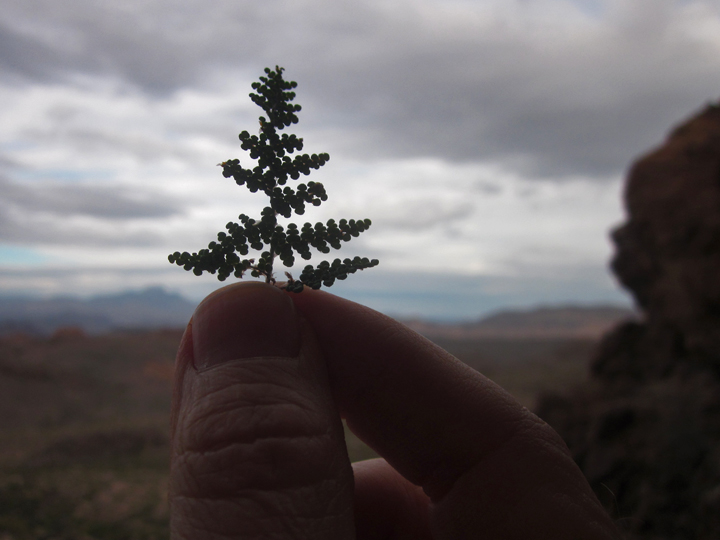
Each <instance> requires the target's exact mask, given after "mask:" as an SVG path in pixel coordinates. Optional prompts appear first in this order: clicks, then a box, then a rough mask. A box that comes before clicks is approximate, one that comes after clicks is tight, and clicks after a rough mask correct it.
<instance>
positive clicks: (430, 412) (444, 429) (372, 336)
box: [291, 291, 614, 538]
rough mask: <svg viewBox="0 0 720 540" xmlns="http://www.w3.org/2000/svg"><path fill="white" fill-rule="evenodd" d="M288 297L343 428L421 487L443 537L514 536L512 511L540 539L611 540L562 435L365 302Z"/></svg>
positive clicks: (319, 295) (316, 294)
mask: <svg viewBox="0 0 720 540" xmlns="http://www.w3.org/2000/svg"><path fill="white" fill-rule="evenodd" d="M291 297H292V299H293V301H294V302H295V304H296V306H297V308H298V310H299V311H300V312H301V313H302V314H303V315H304V316H305V317H306V318H307V319H308V320H309V321H310V323H311V325H312V326H313V328H314V330H315V332H316V335H317V336H318V341H319V343H320V346H321V347H322V349H323V352H324V354H325V356H326V360H327V362H328V370H329V374H330V382H331V388H332V391H333V395H334V398H335V401H336V403H337V406H338V408H339V410H340V412H341V414H342V415H343V416H344V417H345V418H346V419H347V423H348V426H349V427H350V428H351V430H352V431H353V432H354V433H355V434H356V435H358V436H359V437H360V438H361V439H362V440H363V441H365V442H366V443H367V444H368V445H369V446H371V447H372V448H373V449H374V450H375V451H377V452H378V454H380V455H381V456H383V457H384V458H385V459H386V460H387V461H388V462H389V463H390V464H391V465H392V466H393V468H395V469H396V470H397V471H398V472H399V473H400V474H402V475H403V476H404V477H405V478H406V479H408V480H409V481H410V482H412V483H414V484H416V485H420V486H422V487H423V489H424V490H425V492H426V493H427V494H428V495H429V496H430V498H431V499H432V500H433V502H434V503H435V512H436V514H437V515H436V519H437V520H440V521H442V522H447V523H446V524H445V527H444V528H445V529H446V531H447V528H446V527H451V528H452V527H454V526H455V525H453V523H455V524H457V526H462V524H463V523H464V524H465V525H467V524H468V523H470V522H472V521H474V520H479V521H478V526H480V527H481V528H480V529H476V532H479V531H480V530H483V531H484V532H489V531H490V530H497V531H498V532H502V536H501V537H503V538H515V537H516V536H515V535H508V536H506V534H507V533H508V532H509V531H508V529H507V523H508V518H509V517H510V515H509V514H508V513H510V514H511V515H512V516H515V518H520V516H522V521H524V522H525V523H526V525H530V529H527V530H525V534H527V533H528V532H530V533H533V534H532V535H531V536H529V537H532V538H545V537H546V536H545V535H543V534H542V533H541V530H540V529H538V528H536V527H535V528H533V526H532V524H533V523H536V524H537V523H540V522H545V521H547V520H548V519H550V520H551V521H552V520H556V521H558V520H562V521H563V524H562V525H563V527H562V528H561V529H557V527H553V529H555V530H554V532H551V531H550V529H548V535H547V538H564V537H566V536H565V535H564V534H562V532H570V533H571V534H575V533H577V532H582V538H610V537H613V536H611V533H613V531H614V527H613V526H612V523H611V522H610V520H609V517H608V516H607V514H606V513H605V511H604V510H603V509H602V507H601V505H600V503H599V502H598V501H597V499H596V498H595V496H594V495H593V493H592V491H591V489H590V487H589V485H588V484H587V482H586V480H585V479H584V477H583V476H582V473H581V472H580V470H579V469H578V468H577V466H576V465H575V463H574V462H573V461H572V458H571V456H570V453H569V451H568V450H567V447H566V446H565V444H564V442H563V441H562V439H561V438H560V437H559V436H558V435H557V434H556V433H555V431H554V430H552V428H550V427H549V426H548V425H547V424H546V423H544V422H543V421H542V420H540V419H539V418H537V417H536V416H535V415H533V414H532V413H531V412H530V411H528V410H527V409H526V408H524V407H522V406H521V405H520V404H519V403H517V401H515V400H514V399H513V398H512V396H511V395H509V394H508V393H507V392H505V391H504V390H503V389H502V388H500V387H499V386H498V385H496V384H495V383H493V382H492V381H490V380H489V379H487V378H486V377H484V376H483V375H481V374H480V373H478V372H477V371H475V370H473V369H472V368H470V367H469V366H466V365H465V364H463V363H462V362H460V361H459V360H457V359H456V358H454V357H453V356H452V355H450V354H449V353H448V352H446V351H444V350H443V349H441V348H440V347H438V346H436V345H434V344H433V343H432V342H430V341H428V340H427V339H425V338H423V337H422V336H420V335H419V334H417V333H415V332H413V331H412V330H410V329H408V328H407V327H405V326H404V325H402V324H401V323H399V322H397V321H395V320H393V319H391V318H389V317H386V316H385V315H382V314H380V313H378V312H376V311H374V310H371V309H369V308H367V307H365V306H361V305H359V304H356V303H353V302H350V301H348V300H344V299H342V298H339V297H337V296H334V295H330V294H327V293H324V292H320V291H304V292H303V293H301V294H293V295H292V296H291ZM478 508H482V509H483V511H482V512H480V513H478V512H477V509H478ZM481 514H482V515H481ZM443 516H444V517H443ZM510 521H512V520H510ZM573 523H574V525H573ZM588 525H590V528H588ZM513 526H522V523H520V522H518V521H517V519H516V523H515V524H514V525H513ZM558 531H562V532H561V533H559V532H558ZM572 531H575V533H573V532H572ZM592 531H594V533H593V532H592ZM454 532H455V533H456V534H459V535H460V536H457V537H462V532H463V531H461V530H457V531H454ZM465 533H467V530H466V531H465ZM589 533H590V534H589ZM519 534H520V531H519V530H518V536H517V537H518V538H519V537H521V536H519ZM558 534H560V535H559V536H558ZM552 535H555V536H552ZM490 537H492V535H491V536H490ZM570 537H572V536H568V538H570ZM577 537H580V536H577Z"/></svg>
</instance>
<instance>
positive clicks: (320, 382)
mask: <svg viewBox="0 0 720 540" xmlns="http://www.w3.org/2000/svg"><path fill="white" fill-rule="evenodd" d="M176 366H177V367H176V375H175V388H174V394H173V411H172V421H171V428H172V434H171V441H172V462H171V474H170V504H171V536H172V538H173V539H181V538H192V539H193V540H199V539H206V538H208V539H209V538H223V539H224V540H229V539H232V538H297V539H303V538H307V539H313V540H320V539H326V538H327V539H333V540H337V539H342V538H348V539H350V538H354V525H353V506H352V493H353V479H352V469H351V467H350V463H349V460H348V457H347V451H346V449H345V442H344V437H343V429H342V424H341V422H340V416H339V414H338V412H337V410H336V408H335V405H334V403H333V400H332V397H331V395H330V388H329V382H328V375H327V369H326V365H325V362H324V359H323V358H322V355H321V354H320V353H319V349H318V347H317V345H316V343H315V339H314V334H313V332H312V330H311V329H310V326H309V325H308V324H306V323H305V322H304V321H303V320H301V319H300V318H299V317H298V315H297V314H296V312H295V308H294V306H293V303H292V301H291V300H290V298H289V297H287V295H286V294H285V293H283V292H282V291H280V290H279V289H277V288H275V287H272V286H269V285H265V284H261V283H242V284H236V285H231V286H229V287H225V288H223V289H220V290H219V291H217V292H215V293H213V294H212V295H210V296H209V297H208V298H206V299H205V300H204V301H203V302H202V303H201V304H200V305H199V306H198V308H197V309H196V310H195V314H194V315H193V318H192V320H191V322H190V324H189V325H188V328H187V330H186V331H185V336H184V338H183V342H182V344H181V346H180V350H179V352H178V359H177V363H176Z"/></svg>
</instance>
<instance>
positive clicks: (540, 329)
mask: <svg viewBox="0 0 720 540" xmlns="http://www.w3.org/2000/svg"><path fill="white" fill-rule="evenodd" d="M634 319H638V314H637V313H636V312H635V311H633V310H631V309H628V308H624V307H618V306H560V307H540V308H535V309H528V310H516V311H501V312H498V313H495V314H493V315H489V316H487V317H484V318H481V319H479V320H477V321H474V322H467V323H460V324H441V323H431V322H426V321H420V320H415V321H404V322H405V324H407V325H408V326H410V328H412V329H413V330H415V331H416V332H419V333H421V334H423V335H424V336H427V337H429V338H430V339H434V338H451V339H452V338H457V339H474V338H477V339H480V338H488V337H495V338H588V339H595V338H599V337H600V336H602V335H603V334H604V333H605V332H607V331H608V330H609V329H610V328H612V327H613V326H615V325H616V324H618V323H619V322H621V321H624V320H634Z"/></svg>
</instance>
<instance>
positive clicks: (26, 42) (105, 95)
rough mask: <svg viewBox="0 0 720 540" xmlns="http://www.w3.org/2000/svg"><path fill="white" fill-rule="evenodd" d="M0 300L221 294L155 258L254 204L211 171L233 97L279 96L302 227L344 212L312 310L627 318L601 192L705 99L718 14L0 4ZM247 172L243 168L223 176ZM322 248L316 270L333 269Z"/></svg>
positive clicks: (332, 5) (500, 5)
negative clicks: (306, 170) (354, 306)
mask: <svg viewBox="0 0 720 540" xmlns="http://www.w3.org/2000/svg"><path fill="white" fill-rule="evenodd" d="M0 8H2V9H0V294H21V293H23V294H25V293H30V294H36V295H45V296H47V295H56V294H73V295H81V296H87V295H91V294H96V293H101V292H102V293H105V292H114V291H121V290H125V289H138V288H141V287H145V286H148V285H164V286H165V287H167V288H168V289H170V290H173V291H177V292H181V293H182V294H184V295H186V296H188V297H190V298H193V299H196V300H197V299H199V298H201V297H202V296H203V295H204V294H206V293H207V292H209V291H210V290H212V289H213V288H214V287H216V286H217V285H218V282H217V281H216V280H215V278H214V277H211V276H208V277H207V278H205V277H204V278H202V279H198V278H196V277H194V276H192V275H191V274H189V273H186V272H184V271H183V270H182V269H180V268H178V267H175V266H171V265H170V264H169V263H167V259H166V256H167V254H168V253H170V252H172V251H175V250H180V251H185V250H187V251H196V250H198V249H201V248H203V247H205V246H206V245H207V243H208V242H209V241H210V240H213V239H214V237H215V234H216V233H217V232H218V231H219V230H222V229H223V228H224V225H225V223H226V222H228V221H229V220H231V219H235V218H236V217H237V214H238V213H239V212H245V213H248V214H255V213H257V212H258V211H259V210H260V209H261V208H262V206H264V204H265V202H266V199H265V198H264V197H263V196H261V195H259V194H255V195H253V194H250V193H249V192H248V191H247V190H245V189H244V188H238V187H237V186H235V184H234V183H233V182H232V181H231V180H227V179H224V178H223V177H222V174H221V171H220V169H219V168H218V167H217V166H216V164H217V163H219V162H221V161H224V160H226V159H229V158H234V157H237V158H241V159H243V158H244V156H243V151H242V150H241V149H240V148H239V142H238V139H237V134H238V133H239V132H240V131H242V130H246V129H247V130H249V131H255V130H256V129H257V117H258V116H259V114H260V112H261V111H260V109H258V108H257V107H256V106H255V105H254V104H253V103H252V102H251V101H250V99H249V98H248V96H247V94H248V93H249V92H250V84H251V83H252V82H253V81H254V80H255V79H257V77H258V76H259V75H261V74H262V70H263V68H264V67H265V66H275V65H276V64H279V65H281V66H284V67H285V68H286V77H287V78H289V79H292V80H295V81H297V82H298V85H299V86H298V89H297V95H298V97H297V100H296V102H297V103H300V104H301V105H302V106H303V110H302V112H301V113H300V123H299V124H298V125H296V126H293V129H292V130H291V132H293V133H296V134H297V135H298V136H300V137H303V138H304V141H305V145H306V150H309V151H310V152H328V153H329V154H330V156H331V160H330V162H329V163H328V164H327V165H326V166H325V167H323V169H321V170H320V171H318V172H314V173H313V175H312V176H311V178H310V179H311V180H315V181H319V182H323V183H324V184H325V186H326V189H327V190H328V193H329V200H328V202H327V203H325V204H324V205H323V206H321V207H320V208H318V209H316V210H315V211H313V212H312V213H309V214H308V215H307V217H306V216H303V217H302V218H300V219H301V222H304V221H305V220H308V221H310V220H314V219H315V218H318V219H327V218H329V217H335V218H341V217H345V218H353V217H354V218H366V217H369V218H371V219H372V220H373V226H372V228H371V229H370V230H369V231H368V232H366V233H364V234H363V235H362V236H361V237H360V238H358V239H355V240H354V241H353V242H351V243H349V244H345V245H344V247H343V249H342V250H341V251H340V252H338V253H337V255H338V256H340V257H341V258H343V257H345V256H354V255H356V254H358V255H362V256H368V257H373V258H378V259H380V266H379V267H377V268H374V269H372V270H368V271H366V272H363V273H362V274H356V275H354V276H353V277H352V278H351V279H348V280H347V281H346V282H344V283H342V284H340V285H339V286H337V287H335V288H334V289H333V292H336V293H337V294H341V295H343V296H347V297H350V298H353V299H356V300H358V301H361V302H364V303H367V304H369V305H371V306H373V307H375V308H377V309H380V310H382V311H385V312H387V313H391V314H395V315H402V316H413V315H417V316H426V317H431V318H464V317H474V316H477V315H480V314H483V313H486V312H488V311H492V310H496V309H498V308H503V307H518V306H534V305H538V304H564V303H582V304H587V303H607V302H612V303H617V302H620V303H622V302H626V303H627V302H628V298H627V296H626V295H625V294H624V293H623V292H621V291H620V290H619V289H618V287H617V286H616V284H615V283H614V280H613V278H612V277H611V275H610V273H609V272H608V270H607V263H608V260H609V258H610V256H611V254H612V246H611V244H610V242H609V240H608V232H609V230H610V229H611V228H612V227H614V226H617V225H618V224H619V223H621V222H622V220H623V208H622V200H621V193H622V183H623V180H624V174H625V172H626V170H627V168H628V166H629V164H630V163H631V162H632V160H633V159H635V158H636V157H637V156H639V155H641V154H643V153H644V152H646V151H648V150H649V149H651V148H652V147H654V146H656V145H658V144H660V143H661V142H662V140H663V139H664V138H665V136H666V134H667V132H668V131H669V129H670V128H671V126H672V125H674V124H676V123H678V122H679V121H681V120H682V119H684V118H686V117H687V116H688V115H690V114H691V113H693V112H695V111H697V110H698V109H700V108H701V107H703V106H704V105H705V104H706V103H708V102H710V101H716V100H717V99H718V98H720V1H718V0H695V1H693V0H687V1H680V0H675V1H672V0H575V1H573V0H365V1H355V2H348V1H339V0H263V1H262V2H258V1H257V0H214V1H213V2H210V3H209V2H206V1H204V0H175V1H169V0H123V2H99V1H97V0H64V1H62V2H58V1H57V0H0ZM245 159H247V158H245ZM333 255H334V254H333Z"/></svg>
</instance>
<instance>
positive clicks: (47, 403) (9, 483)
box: [0, 290, 634, 540]
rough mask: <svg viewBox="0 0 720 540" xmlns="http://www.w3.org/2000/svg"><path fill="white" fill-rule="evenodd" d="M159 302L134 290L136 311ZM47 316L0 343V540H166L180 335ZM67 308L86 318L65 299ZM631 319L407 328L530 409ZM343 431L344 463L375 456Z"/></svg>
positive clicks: (513, 319) (587, 316) (528, 318)
mask: <svg viewBox="0 0 720 540" xmlns="http://www.w3.org/2000/svg"><path fill="white" fill-rule="evenodd" d="M160 294H161V293H160V292H159V291H157V290H153V291H149V292H147V291H146V292H145V293H138V294H136V295H135V296H134V297H133V300H134V302H135V308H137V309H140V311H141V312H142V309H141V307H139V306H142V299H143V298H149V299H150V300H152V299H157V298H158V296H159V295H160ZM168 296H169V295H168ZM114 302H119V303H120V304H121V305H124V306H125V308H126V309H127V310H130V309H131V308H130V307H129V302H128V298H127V297H126V296H120V297H116V298H114V299H112V298H104V299H102V300H98V301H90V302H87V303H86V304H84V305H83V306H84V308H85V309H93V310H99V308H98V307H97V306H98V305H100V304H103V305H105V306H106V307H107V306H111V305H113V304H114ZM62 303H63V305H64V306H65V307H67V305H68V304H67V302H66V301H62ZM169 304H172V302H169ZM15 305H16V306H18V305H19V301H16V304H15ZM154 305H155V307H156V310H155V312H154V315H155V317H156V318H155V319H153V320H155V321H156V322H157V321H158V319H157V313H158V312H159V311H160V309H159V307H158V304H157V303H156V304H154ZM35 307H36V308H37V306H35ZM51 307H52V306H51V303H50V302H48V303H45V304H44V308H45V309H39V308H38V309H36V310H35V313H37V316H38V319H37V322H36V323H33V322H32V318H31V317H29V316H27V311H23V310H16V311H15V313H16V314H18V315H19V314H22V318H21V319H16V321H15V323H13V324H8V325H7V326H6V327H5V328H6V331H5V332H4V333H3V334H4V335H2V336H0V441H2V443H1V444H0V534H3V535H4V536H0V538H3V539H10V538H12V539H17V540H20V539H22V540H25V539H36V538H58V539H59V538H62V539H68V540H69V539H80V538H108V539H127V538H138V539H140V538H143V539H145V538H147V539H150V538H166V537H167V534H168V529H167V523H168V507H167V494H166V489H167V485H166V482H167V474H168V467H169V461H168V460H169V446H168V416H169V406H170V392H171V378H172V373H173V363H174V358H175V352H176V349H177V346H178V344H179V342H180V338H181V336H182V330H181V329H157V330H142V329H138V328H135V329H131V330H130V329H125V330H119V329H114V330H112V329H109V328H105V327H103V332H97V330H98V326H97V320H92V319H87V320H88V322H87V324H86V325H85V327H83V326H82V325H81V324H79V325H77V326H72V327H64V326H57V327H56V326H55V324H53V323H52V322H53V321H55V320H56V319H55V318H53V317H50V316H49V315H48V314H49V313H52V312H53V310H54V309H55V307H52V309H51ZM70 308H71V309H73V310H75V313H76V314H77V315H78V319H77V322H78V323H80V322H81V321H84V320H86V319H85V315H84V314H83V313H82V310H80V308H79V307H78V305H77V304H72V305H71V306H70ZM0 311H2V308H0ZM97 312H99V311H96V313H97ZM55 313H56V315H57V316H58V319H57V320H60V318H61V317H60V315H59V313H60V312H55ZM148 316H149V315H148ZM632 317H634V314H633V313H632V312H631V311H629V310H623V309H608V308H602V307H600V308H597V309H593V308H584V309H569V308H558V309H546V310H540V311H530V312H508V313H503V314H497V315H496V316H495V317H491V318H488V319H486V320H484V321H478V322H477V323H475V324H469V323H468V324H466V325H456V326H454V325H448V324H445V325H437V324H430V323H425V324H424V328H419V329H421V330H424V333H425V334H426V335H427V336H428V337H430V338H431V339H433V340H434V341H435V342H436V343H438V344H439V345H441V346H442V347H444V348H446V349H447V350H449V351H450V352H452V353H453V354H454V355H456V356H457V357H458V358H460V359H461V360H463V361H464V362H466V363H468V364H469V365H471V366H472V367H474V368H475V369H478V370H479V371H481V372H482V373H484V374H485V375H487V376H488V377H490V378H492V379H494V380H495V381H496V382H498V383H499V384H501V385H502V386H504V387H505V388H506V389H507V390H508V391H510V392H511V393H513V394H514V395H515V396H516V397H517V398H518V400H520V401H521V402H522V403H523V404H524V405H526V406H528V407H530V408H532V407H534V403H535V402H536V399H537V397H538V396H539V395H540V394H543V393H549V392H561V391H565V390H567V389H568V388H570V387H572V386H574V385H575V384H578V383H580V382H581V381H583V380H584V379H585V378H586V372H587V365H588V360H589V358H590V355H591V352H592V350H593V347H594V346H595V344H596V342H597V339H598V338H599V335H600V333H599V332H598V330H599V329H601V328H607V327H608V326H610V325H612V324H613V323H614V322H617V321H619V320H624V319H627V318H632ZM99 319H100V320H105V319H103V318H102V317H100V318H99ZM7 320H8V321H9V320H10V319H7ZM118 320H119V321H120V322H118V323H117V324H118V325H122V324H123V322H124V319H118ZM138 320H139V319H138ZM590 323H591V324H590ZM409 324H410V325H411V326H422V325H420V323H418V322H416V321H415V322H412V321H411V322H410V323H409ZM485 326H487V327H488V328H487V329H486V328H484V327H485ZM18 328H26V330H24V331H20V330H18ZM27 328H32V329H34V332H30V331H29V330H27ZM116 328H117V327H116ZM10 329H12V330H10ZM509 334H512V335H509ZM346 432H347V445H348V451H349V453H350V457H351V459H352V460H353V461H356V460H360V459H366V458H369V457H374V456H375V454H374V453H373V452H372V450H370V449H369V448H367V447H366V446H365V445H364V444H363V443H362V442H361V441H359V440H358V439H357V438H356V437H355V436H354V435H352V433H350V432H349V431H347V430H346Z"/></svg>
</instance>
